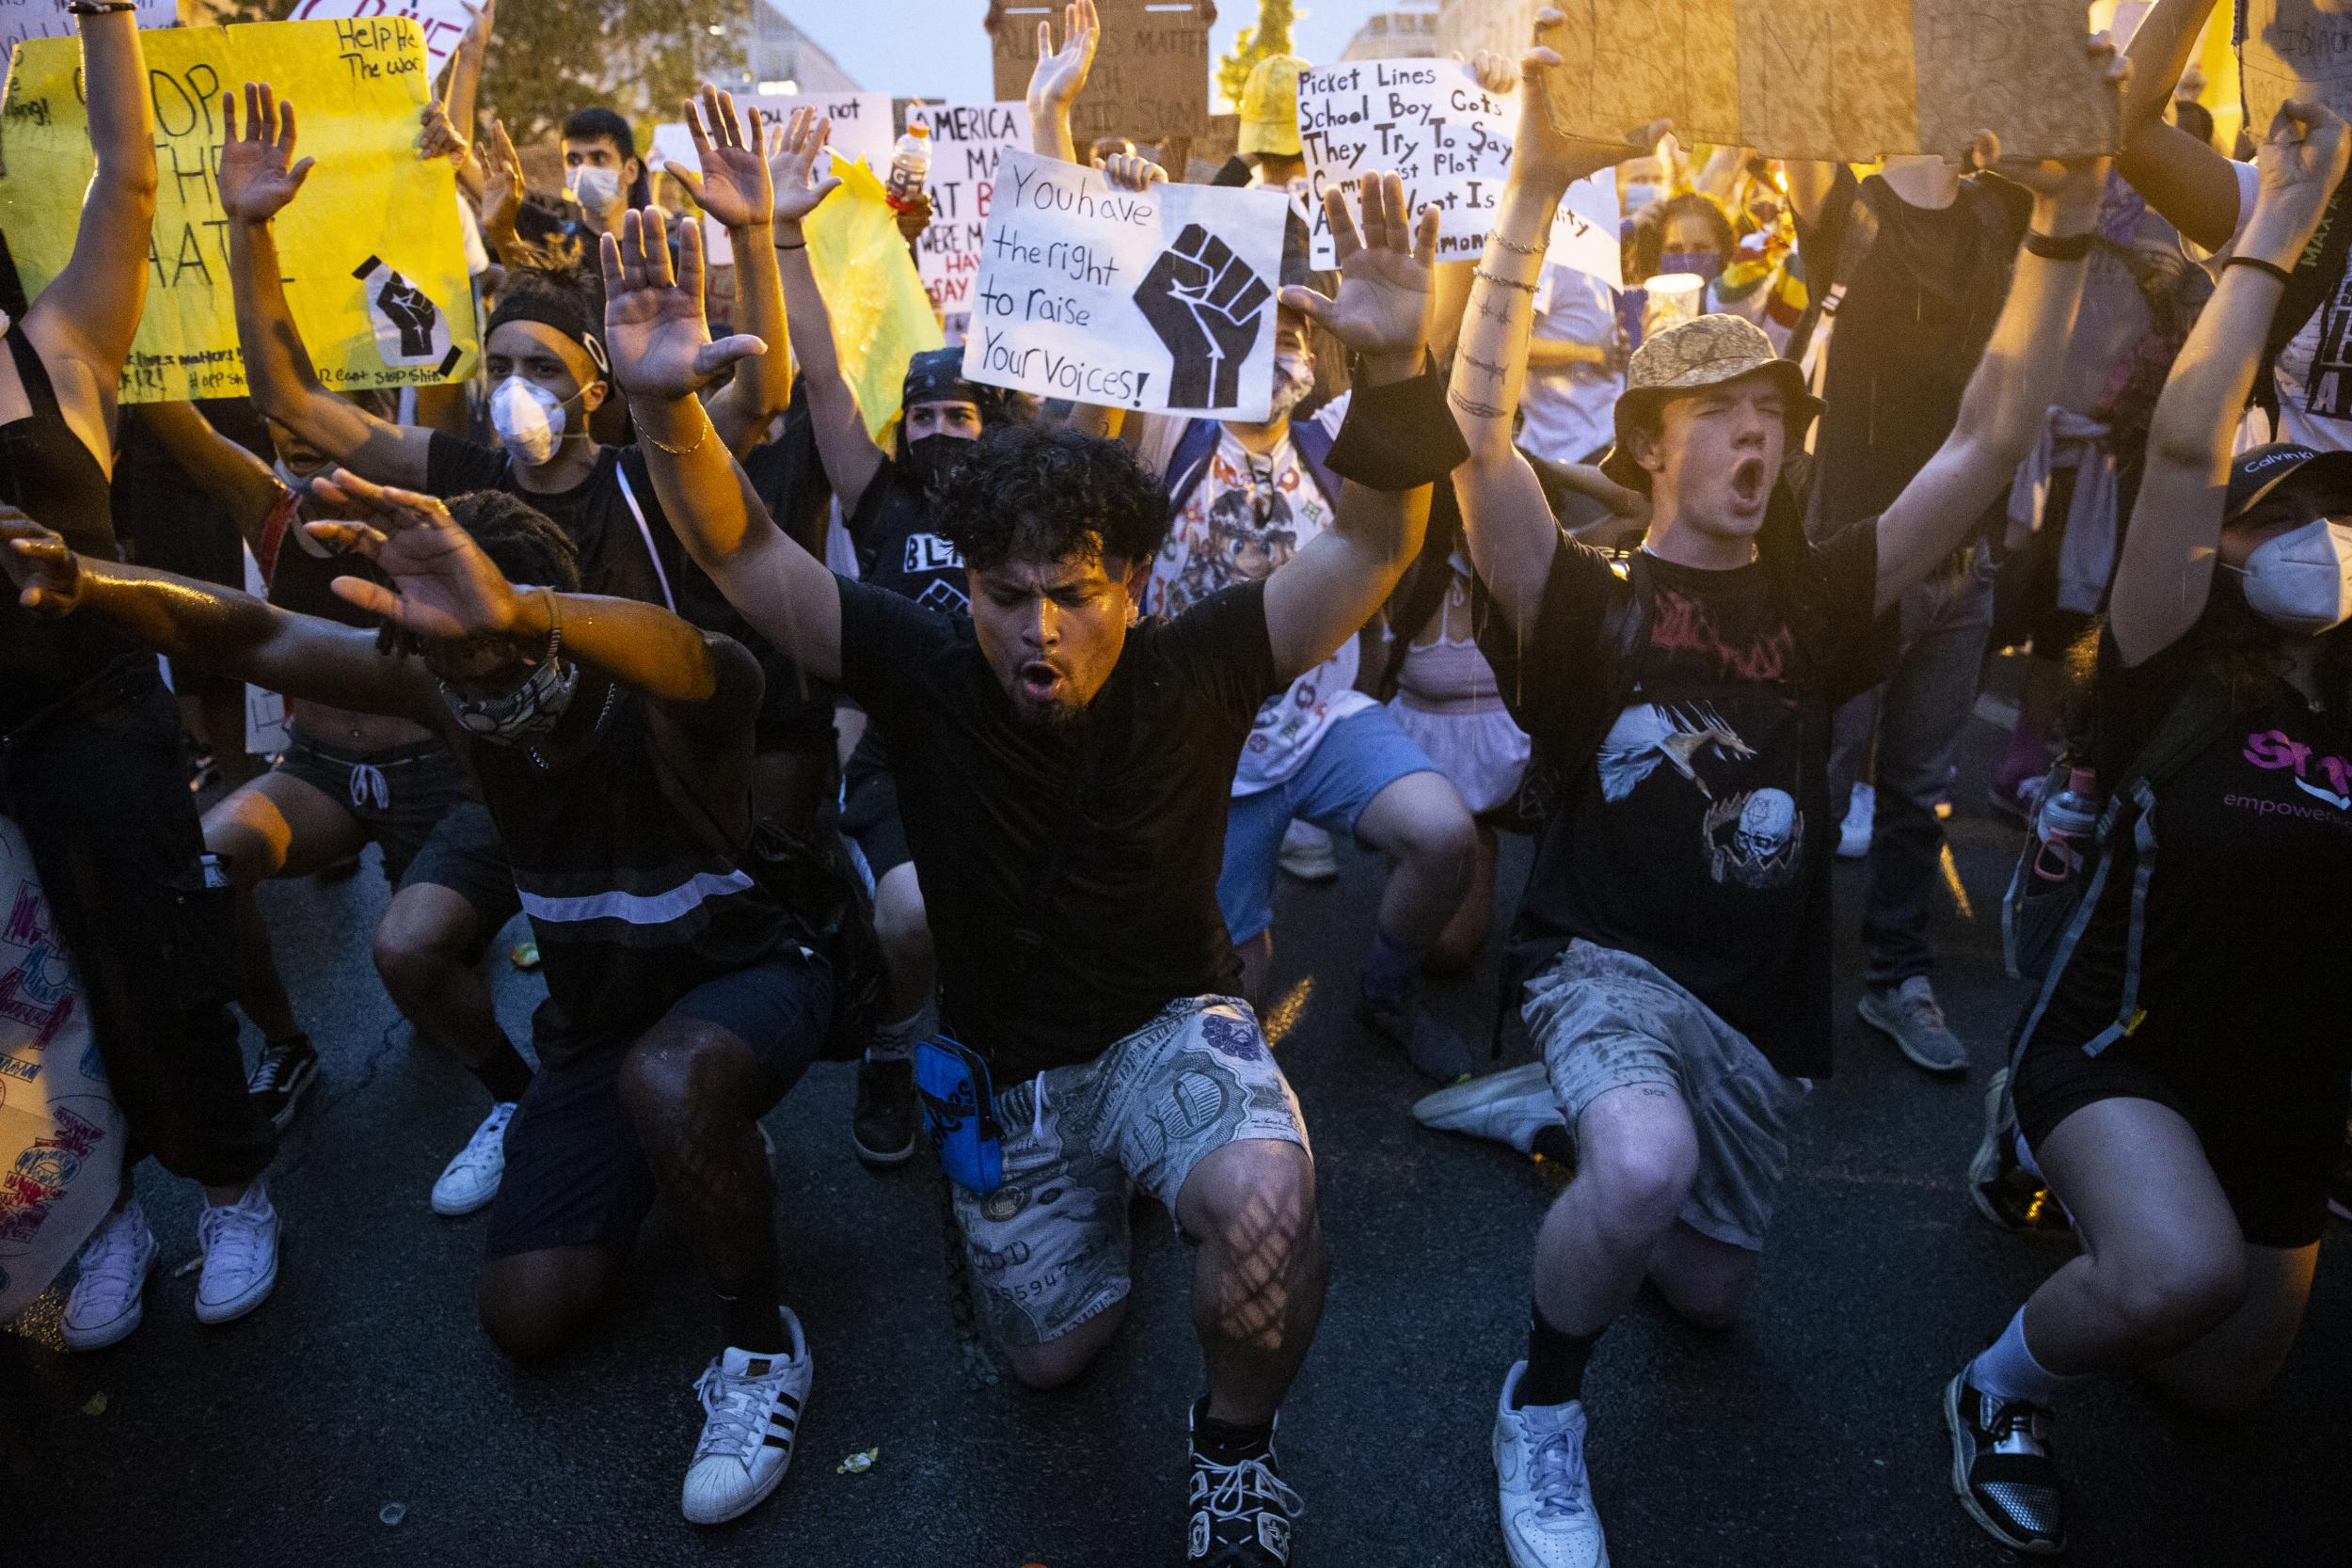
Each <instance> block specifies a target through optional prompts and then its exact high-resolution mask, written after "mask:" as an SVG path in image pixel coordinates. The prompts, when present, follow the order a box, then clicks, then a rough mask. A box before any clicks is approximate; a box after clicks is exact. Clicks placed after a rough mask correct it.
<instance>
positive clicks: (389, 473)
mask: <svg viewBox="0 0 2352 1568" xmlns="http://www.w3.org/2000/svg"><path fill="white" fill-rule="evenodd" d="M245 109H246V116H245V119H246V123H245V134H244V135H238V134H237V102H236V99H235V97H234V96H233V95H231V94H228V93H224V94H222V95H221V101H220V114H221V124H222V127H223V129H224V132H225V134H226V135H227V137H228V141H227V143H226V145H224V146H223V147H222V149H221V155H220V174H219V179H220V205H221V211H222V212H224V213H225V214H228V218H229V272H230V286H231V288H232V290H233V292H234V294H235V297H236V306H237V344H238V347H239V348H241V349H242V350H243V351H244V353H245V373H246V386H247V387H248V388H250V390H251V391H252V394H253V401H254V403H255V404H257V405H258V406H259V407H260V408H261V410H262V413H264V414H267V415H268V416H270V417H271V418H272V419H274V420H278V422H279V423H280V424H283V425H285V426H286V427H287V428H288V429H290V430H292V431H293V432H294V434H295V435H297V436H301V437H302V438H303V439H304V440H306V441H308V442H310V445H312V446H313V447H316V448H317V449H318V450H319V451H323V452H325V453H326V454H327V455H328V456H330V457H332V458H334V459H335V460H336V461H337V462H339V463H344V464H348V465H349V466H351V467H354V468H357V469H358V470H360V471H361V472H364V473H368V474H372V475H373V476H374V477H375V478H377V479H378V480H382V481H387V482H389V483H397V484H409V485H419V484H422V483H424V479H425V457H426V453H427V452H428V451H430V450H431V444H432V434H431V432H429V431H424V430H420V429H417V428H414V427H412V426H408V425H396V424H392V423H390V422H389V421H388V420H379V419H377V418H376V417H375V416H374V415H373V414H370V413H368V412H366V411H365V410H363V409H360V408H358V407H355V406H354V405H352V404H348V403H346V402H344V401H343V400H342V398H339V397H337V396H336V395H335V394H334V393H333V392H331V391H328V390H327V389H326V385H325V384H324V383H322V382H321V381H320V380H319V377H318V372H317V371H316V370H314V369H313V368H312V367H311V364H310V350H309V349H307V348H305V347H304V346H303V343H302V334H301V332H300V330H299V329H298V328H296V327H295V325H294V311H293V309H290V308H289V307H288V305H287V304H286V289H285V285H284V283H283V282H282V281H281V278H282V277H283V269H282V267H281V265H280V263H279V261H278V239H277V236H276V235H275V234H274V233H272V231H271V229H270V225H271V224H272V223H273V222H275V221H276V219H277V217H278V214H279V213H281V212H283V211H284V210H285V209H286V207H287V205H288V204H289V203H290V202H292V201H293V200H294V197H295V196H296V195H297V194H298V193H299V192H300V191H301V189H302V184H303V182H304V181H306V180H308V179H309V178H310V166H311V163H312V161H313V160H311V159H309V158H304V159H302V160H301V161H300V162H298V163H297V162H296V161H295V160H294V105H293V104H292V103H279V102H278V95H277V93H276V92H275V91H273V90H272V89H271V87H270V86H269V84H268V83H266V82H260V83H256V82H247V83H246V85H245Z"/></svg>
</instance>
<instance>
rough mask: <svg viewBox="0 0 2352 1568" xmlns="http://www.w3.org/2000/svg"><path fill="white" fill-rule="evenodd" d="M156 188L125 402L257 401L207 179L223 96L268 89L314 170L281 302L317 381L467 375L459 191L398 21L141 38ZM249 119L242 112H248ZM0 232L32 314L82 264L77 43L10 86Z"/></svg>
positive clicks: (86, 168) (381, 383) (389, 383)
mask: <svg viewBox="0 0 2352 1568" xmlns="http://www.w3.org/2000/svg"><path fill="white" fill-rule="evenodd" d="M140 42H141V43H142V44H143V45H144V46H145V49H146V52H147V67H148V80H149V83H150V90H151V99H152V102H153V104H154V115H155V159H156V166H157V174H158V176H159V177H160V180H161V189H160V191H159V193H158V196H157V199H156V204H155V232H154V237H153V240H152V242H151V246H150V249H149V252H148V279H147V311H146V314H145V315H144V316H142V317H141V318H140V320H139V333H138V339H137V341H136V343H135V345H134V347H133V348H132V351H131V359H130V363H129V364H128V365H127V366H125V367H124V370H123V372H122V400H123V401H124V402H125V403H155V402H161V401H165V400H172V399H181V398H194V397H233V396H235V395H237V394H239V393H241V392H243V391H244V390H245V389H246V385H245V363H244V360H243V357H242V356H240V355H239V354H238V352H237V321H236V311H235V308H234V305H233V303H232V300H233V296H232V294H231V292H230V272H229V220H228V218H227V217H226V215H224V214H223V213H222V212H221V207H220V191H219V187H218V184H217V182H216V179H215V176H216V174H217V173H218V170H219V167H220V149H221V141H222V126H221V118H220V99H221V94H222V93H224V92H230V91H233V92H237V93H239V94H240V96H241V97H242V93H243V89H244V86H245V84H246V82H249V81H250V82H267V83H269V84H270V85H271V86H273V87H276V88H277V89H278V97H279V98H280V99H281V100H283V101H286V102H290V103H293V104H294V107H295V109H296V111H297V119H298V124H299V128H300V132H301V144H300V146H299V148H298V149H297V151H298V152H299V153H300V154H302V155H305V156H309V157H313V158H316V159H317V160H318V166H317V167H316V168H314V169H312V170H311V172H310V182H309V183H308V184H306V185H304V186H303V188H302V194H301V195H300V196H298V197H296V198H294V205H292V206H291V207H289V208H287V209H286V211H285V212H284V213H283V214H279V216H278V223H277V233H278V260H279V262H280V263H281V265H282V266H283V268H284V271H285V277H286V297H287V301H288V303H289V304H290V305H291V306H292V307H293V308H294V323H295V325H298V326H299V327H301V329H302V337H303V341H304V342H305V343H306V344H307V345H308V346H309V348H310V359H311V362H312V363H313V364H314V365H316V366H317V368H318V373H319V379H320V380H321V381H323V382H325V383H326V385H327V386H329V387H331V388H337V389H338V390H350V389H356V388H370V387H409V386H421V385H427V384H430V383H435V382H442V381H452V380H456V379H459V378H461V377H463V376H466V375H469V374H471V373H472V371H473V363H474V357H475V351H476V345H477V339H478V333H477V331H476V328H475V324H474V313H473V294H472V290H471V288H470V285H469V281H468V279H467V277H466V258H465V249H464V242H463V240H462V239H461V238H460V236H459V231H458V219H457V207H456V186H455V176H454V175H453V172H452V171H451V168H450V166H449V165H448V164H447V163H445V162H441V161H436V162H433V163H430V164H427V163H422V162H421V161H419V159H418V157H417V153H416V138H417V131H418V119H417V117H418V113H419V111H420V110H421V109H422V108H423V106H424V103H425V97H426V93H427V91H428V87H427V85H426V74H425V47H424V36H423V34H421V32H419V31H418V29H417V24H416V23H415V22H413V21H411V20H408V19H406V18H400V19H387V18H382V17H376V18H370V19H367V20H363V21H342V22H263V23H253V24H243V25H238V26H231V27H183V28H175V29H172V30H170V31H167V32H151V33H145V34H142V35H141V36H140ZM240 113H242V110H240ZM7 134H8V174H7V177H6V178H5V179H0V227H4V228H5V229H6V230H7V233H8V248H9V250H10V251H11V252H12V253H13V254H14V256H15V258H16V263H17V267H18V270H19V271H20V272H21V273H22V275H23V277H24V291H25V293H26V295H27V297H30V296H31V295H32V294H34V293H38V292H39V291H40V288H41V287H42V285H44V284H46V283H47V282H48V281H49V280H50V279H51V278H52V277H56V275H57V273H58V271H59V270H60V269H62V268H63V267H64V265H65V263H66V261H67V260H68V259H69V258H70V257H71V256H72V253H73V235H74V229H75V226H76V225H77V224H78V223H79V221H80V218H81V202H82V192H83V189H84V187H85V186H87V184H88V183H89V179H90V173H91V170H92V168H93V167H94V166H95V160H94V159H93V158H92V157H91V154H90V150H89V127H88V118H87V111H86V109H85V106H84V104H83V102H82V96H81V55H80V47H79V45H78V43H77V42H76V41H75V40H72V39H42V40H34V41H30V42H26V43H24V44H23V45H20V46H19V47H18V49H17V52H16V61H15V69H14V70H13V71H12V72H11V73H10V76H9V81H8V104H7Z"/></svg>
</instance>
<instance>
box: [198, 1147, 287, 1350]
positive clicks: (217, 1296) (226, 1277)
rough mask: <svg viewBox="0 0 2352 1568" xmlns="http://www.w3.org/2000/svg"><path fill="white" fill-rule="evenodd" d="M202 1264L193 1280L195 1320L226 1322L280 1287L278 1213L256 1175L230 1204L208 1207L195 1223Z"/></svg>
mask: <svg viewBox="0 0 2352 1568" xmlns="http://www.w3.org/2000/svg"><path fill="white" fill-rule="evenodd" d="M196 1245H197V1250H198V1251H199V1252H201V1253H202V1254H203V1255H204V1267H203V1270H202V1272H201V1273H199V1275H197V1279H196V1321H197V1322H198V1323H228V1322H230V1320H232V1319H236V1318H242V1317H244V1316H245V1315H246V1313H247V1312H250V1311H252V1310H253V1309H254V1308H255V1307H259V1306H261V1305H262V1303H263V1302H265V1301H267V1300H268V1299H269V1293H270V1291H273V1290H275V1289H276V1288H277V1286H278V1211H277V1210H276V1209H273V1208H271V1207H270V1201H269V1183H268V1182H266V1181H264V1180H262V1179H261V1178H259V1177H255V1178H254V1180H253V1185H252V1186H251V1187H249V1188H247V1189H246V1195H245V1196H243V1197H241V1198H239V1199H238V1200H237V1201H236V1202H234V1203H229V1204H222V1205H219V1206H212V1205H207V1206H206V1208H205V1210H204V1212H203V1213H202V1214H200V1215H199V1216H198V1217H197V1222H196Z"/></svg>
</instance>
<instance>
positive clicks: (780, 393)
mask: <svg viewBox="0 0 2352 1568" xmlns="http://www.w3.org/2000/svg"><path fill="white" fill-rule="evenodd" d="M750 119H751V123H750V124H749V125H748V126H746V125H745V124H744V123H743V122H742V121H741V120H739V119H737V118H736V113H735V95H734V94H732V93H725V92H721V91H720V90H719V89H718V88H717V87H709V86H705V87H704V88H703V91H702V102H701V103H700V104H699V105H698V104H696V103H694V102H693V101H692V100H691V99H690V100H688V101H687V104H686V129H687V131H688V133H689V134H690V135H692V137H693V138H694V152H695V155H696V156H697V157H698V158H700V159H701V161H702V171H701V172H700V173H699V174H697V173H696V172H695V171H694V170H692V169H689V168H685V167H682V166H679V165H676V164H672V165H670V166H669V172H670V175H671V177H672V178H674V179H675V180H676V181H677V182H678V183H679V184H681V185H684V186H685V187H686V194H687V195H688V196H691V197H692V198H694V204H695V205H696V206H698V207H700V208H701V209H702V210H703V211H704V212H706V213H708V214H710V215H711V216H712V217H714V218H716V219H718V220H719V222H721V223H723V224H724V225H725V226H726V230H727V240H728V243H729V244H730V245H732V246H733V247H734V250H735V298H736V302H737V306H738V313H737V316H736V323H735V325H737V326H739V327H740V328H742V329H743V330H744V331H745V332H747V333H749V334H750V335H751V336H753V337H755V338H757V339H758V340H759V341H762V342H764V343H766V344H767V345H768V352H767V353H765V354H755V355H749V356H745V357H744V358H742V359H740V360H739V361H737V363H736V367H735V379H734V380H733V381H730V382H728V383H727V385H726V386H725V388H723V389H722V390H721V391H720V393H719V395H718V396H717V397H715V398H712V399H711V400H710V422H711V423H712V424H713V425H714V426H716V427H717V428H718V431H719V438H720V439H721V440H723V441H724V442H725V443H726V444H727V450H728V451H731V452H734V453H735V454H736V455H737V456H739V457H740V456H741V455H743V454H744V453H745V452H747V451H751V450H752V448H753V447H754V446H755V445H757V444H758V442H759V439H760V437H761V436H764V435H766V434H767V431H768V422H769V421H770V420H772V419H774V418H775V417H776V416H777V415H778V414H781V413H782V412H784V409H785V405H786V404H788V403H790V402H791V401H792V355H791V349H790V345H789V344H787V341H785V330H786V329H785V315H784V284H783V280H782V278H781V277H779V275H778V273H777V269H776V248H775V239H774V216H773V214H774V209H775V188H774V183H773V182H772V180H771V176H770V174H769V170H768V151H767V146H766V141H765V136H764V133H763V131H762V127H761V122H760V118H759V114H758V112H757V111H756V110H755V111H753V113H752V115H751V117H750Z"/></svg>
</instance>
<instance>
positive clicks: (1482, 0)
mask: <svg viewBox="0 0 2352 1568" xmlns="http://www.w3.org/2000/svg"><path fill="white" fill-rule="evenodd" d="M1544 3H1545V0H1445V5H1444V8H1442V9H1440V10H1439V11H1438V55H1440V56H1450V55H1460V56H1462V58H1464V59H1466V60H1467V59H1469V58H1470V56H1471V55H1475V54H1477V53H1478V52H1479V51H1480V50H1481V49H1491V50H1493V51H1494V52H1495V53H1496V54H1498V55H1503V56H1504V57H1505V58H1508V59H1513V60H1516V59H1518V57H1519V56H1520V55H1524V54H1526V53H1527V46H1528V43H1529V41H1530V40H1532V39H1534V36H1535V12H1536V11H1537V9H1538V8H1540V7H1541V6H1542V5H1543V4H1544Z"/></svg>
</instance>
